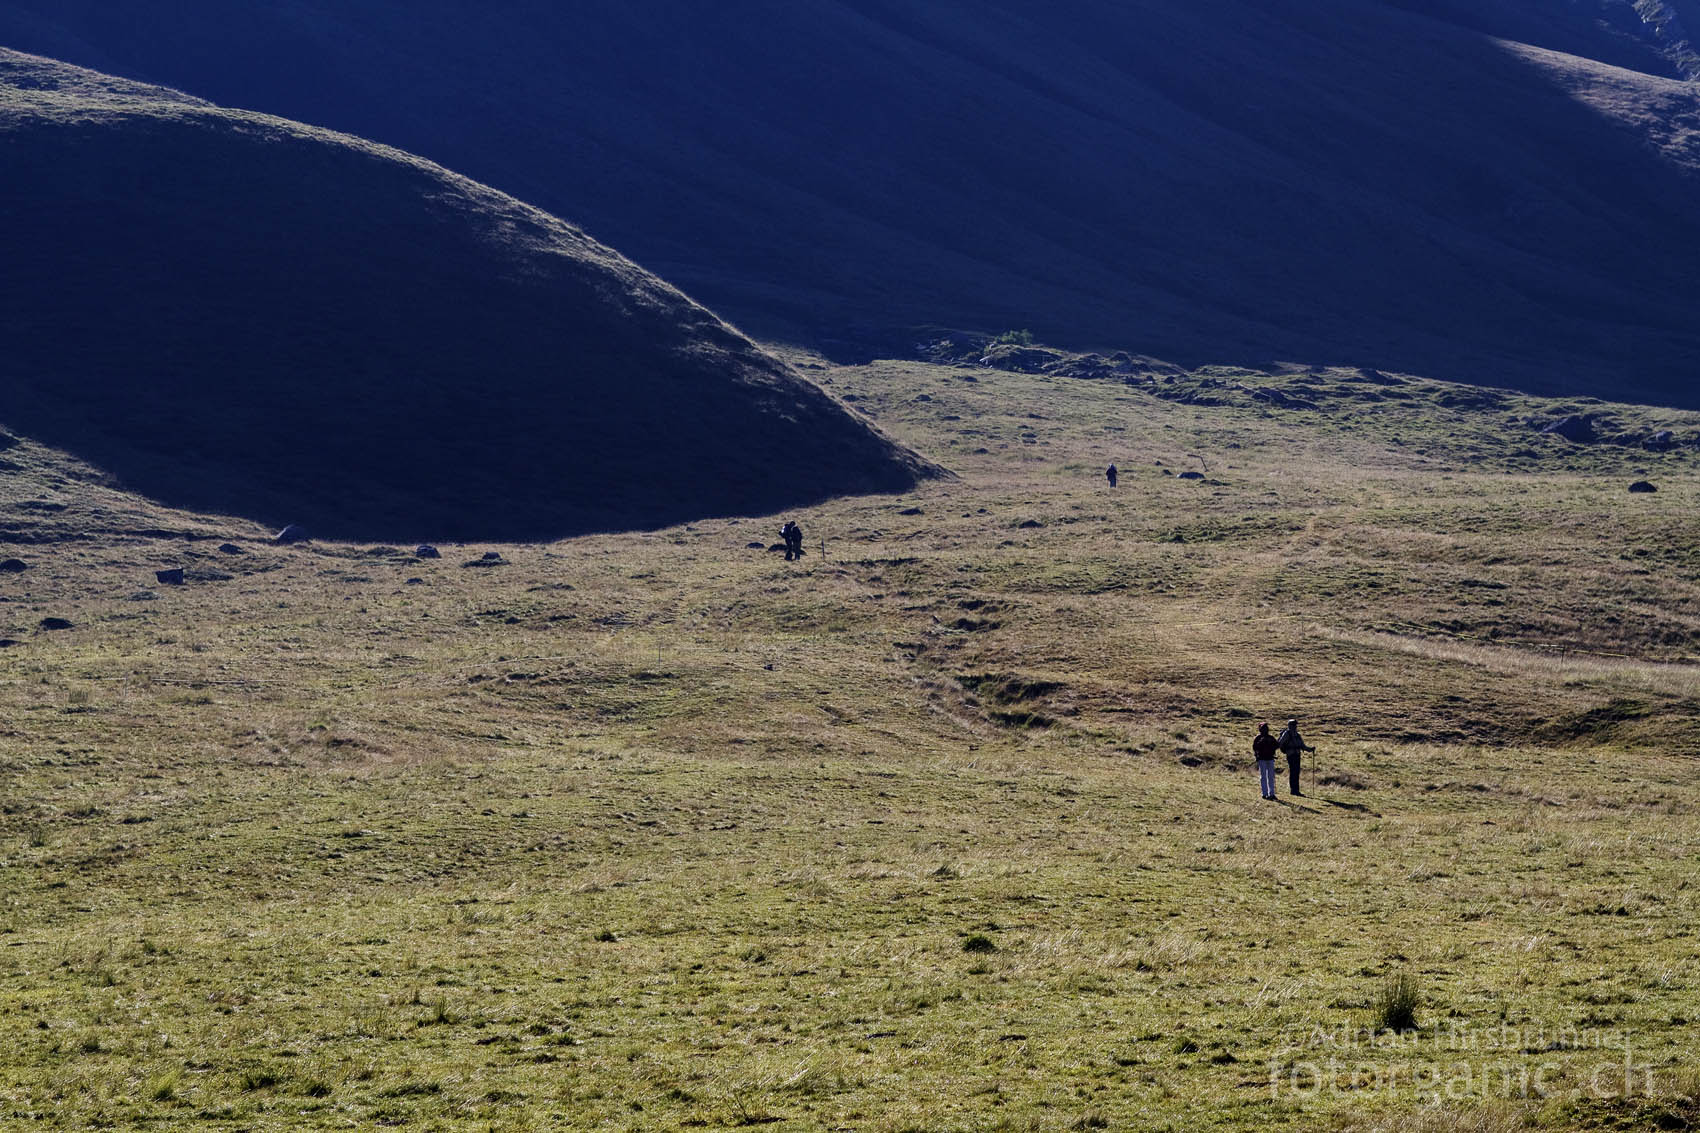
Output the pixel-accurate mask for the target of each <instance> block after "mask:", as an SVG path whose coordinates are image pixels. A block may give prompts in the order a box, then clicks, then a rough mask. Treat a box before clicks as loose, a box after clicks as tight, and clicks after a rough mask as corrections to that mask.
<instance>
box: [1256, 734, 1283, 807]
mask: <svg viewBox="0 0 1700 1133" xmlns="http://www.w3.org/2000/svg"><path fill="white" fill-rule="evenodd" d="M1279 747H1280V745H1279V744H1277V743H1276V742H1275V737H1274V736H1272V735H1270V734H1269V724H1268V723H1267V722H1265V723H1262V724H1259V725H1258V726H1257V735H1256V736H1254V737H1252V741H1251V756H1252V758H1253V759H1255V760H1256V761H1257V783H1258V786H1259V787H1261V788H1262V789H1263V797H1264V798H1266V799H1272V798H1274V797H1275V751H1276V749H1277V748H1279Z"/></svg>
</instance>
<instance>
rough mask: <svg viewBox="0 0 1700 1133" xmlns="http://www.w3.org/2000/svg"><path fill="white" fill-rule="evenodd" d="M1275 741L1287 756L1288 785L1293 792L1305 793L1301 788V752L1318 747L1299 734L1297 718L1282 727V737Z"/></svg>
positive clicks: (1297, 793) (1296, 793)
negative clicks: (1314, 746) (1306, 741)
mask: <svg viewBox="0 0 1700 1133" xmlns="http://www.w3.org/2000/svg"><path fill="white" fill-rule="evenodd" d="M1275 742H1276V744H1278V745H1279V746H1280V748H1281V754H1282V755H1285V756H1286V757H1287V785H1288V786H1290V787H1291V788H1292V793H1293V794H1295V795H1303V794H1304V792H1303V791H1301V790H1299V753H1300V752H1301V751H1315V750H1316V749H1315V748H1313V747H1311V746H1310V745H1309V744H1307V743H1305V739H1304V737H1303V736H1301V735H1299V722H1298V721H1297V720H1288V721H1287V726H1286V727H1285V728H1282V729H1281V737H1280V739H1278V740H1276V741H1275Z"/></svg>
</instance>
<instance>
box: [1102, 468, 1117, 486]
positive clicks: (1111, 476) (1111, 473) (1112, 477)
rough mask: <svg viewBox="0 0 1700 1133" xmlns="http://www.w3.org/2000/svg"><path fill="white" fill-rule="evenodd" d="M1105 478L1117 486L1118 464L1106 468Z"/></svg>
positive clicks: (1111, 484)
mask: <svg viewBox="0 0 1700 1133" xmlns="http://www.w3.org/2000/svg"><path fill="white" fill-rule="evenodd" d="M1104 479H1106V480H1108V481H1109V482H1110V487H1112V488H1113V487H1115V486H1116V466H1115V465H1113V464H1112V465H1110V466H1109V467H1108V468H1106V469H1104Z"/></svg>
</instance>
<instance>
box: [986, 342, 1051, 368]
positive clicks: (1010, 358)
mask: <svg viewBox="0 0 1700 1133" xmlns="http://www.w3.org/2000/svg"><path fill="white" fill-rule="evenodd" d="M1067 358H1068V355H1066V354H1064V353H1063V352H1062V351H1060V350H1047V349H1045V348H1044V347H1043V346H1017V345H1014V344H1005V345H1001V346H994V347H992V348H991V349H990V350H988V351H986V352H985V353H984V354H982V355H981V356H980V365H982V366H990V367H991V368H992V369H994V370H1013V371H1015V372H1016V373H1019V374H1037V373H1038V372H1039V371H1041V370H1043V369H1045V368H1046V367H1048V366H1055V365H1057V364H1058V363H1059V362H1064V361H1066V360H1067Z"/></svg>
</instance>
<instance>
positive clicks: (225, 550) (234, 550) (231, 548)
mask: <svg viewBox="0 0 1700 1133" xmlns="http://www.w3.org/2000/svg"><path fill="white" fill-rule="evenodd" d="M218 553H219V554H221V555H242V554H246V553H247V552H246V551H244V550H243V549H242V548H241V547H238V546H237V545H236V544H235V543H220V544H219V545H218Z"/></svg>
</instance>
